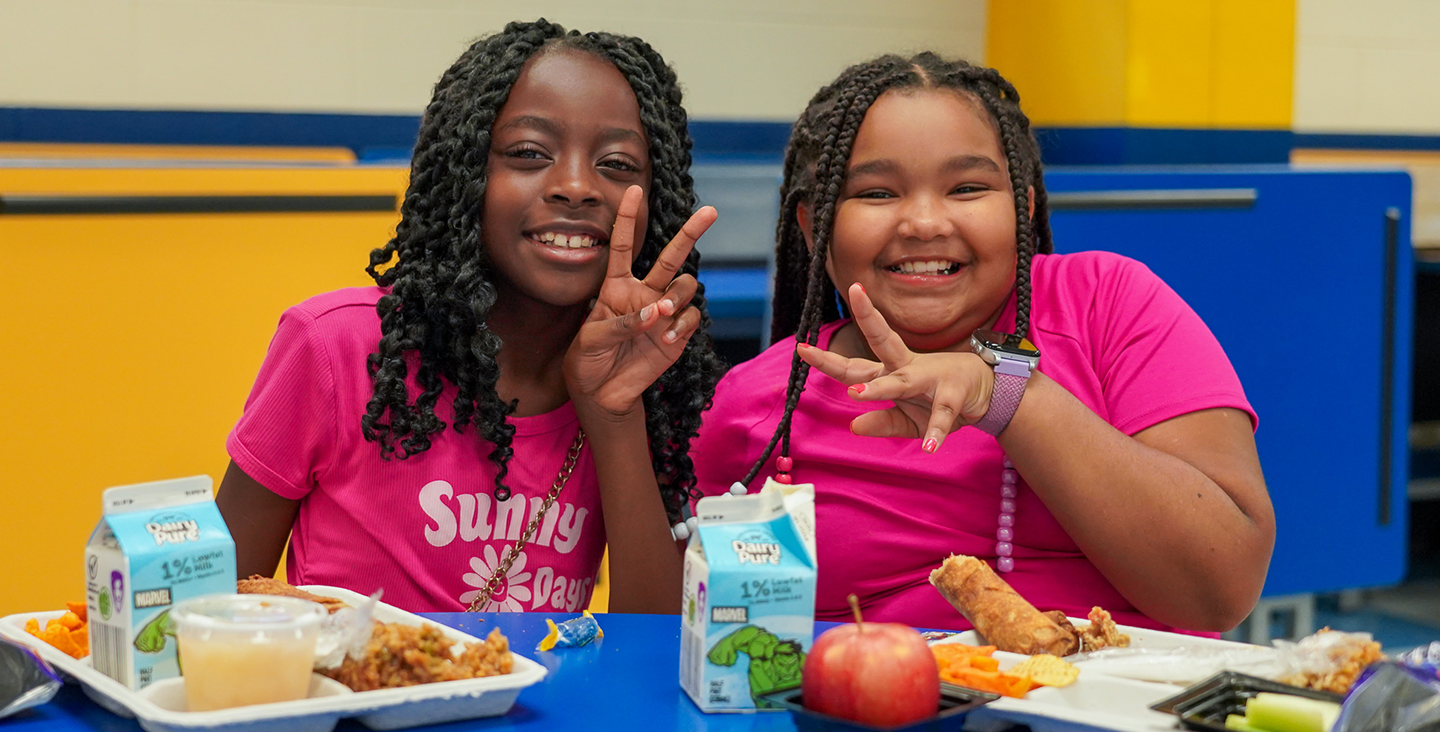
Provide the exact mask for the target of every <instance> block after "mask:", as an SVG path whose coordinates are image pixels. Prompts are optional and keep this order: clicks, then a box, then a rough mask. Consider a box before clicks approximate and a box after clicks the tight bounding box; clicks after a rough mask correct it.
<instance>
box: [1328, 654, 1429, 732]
mask: <svg viewBox="0 0 1440 732" xmlns="http://www.w3.org/2000/svg"><path fill="white" fill-rule="evenodd" d="M1437 728H1440V682H1437V681H1436V680H1435V679H1434V678H1433V677H1429V676H1427V674H1426V673H1425V672H1423V671H1421V670H1419V669H1415V668H1412V667H1409V666H1406V665H1404V664H1401V663H1395V662H1392V661H1385V662H1381V663H1376V664H1373V665H1371V666H1370V667H1368V668H1367V669H1365V671H1364V673H1362V674H1360V677H1359V679H1358V681H1357V683H1356V684H1355V687H1354V689H1353V690H1352V691H1351V692H1350V696H1348V697H1346V699H1345V704H1344V706H1343V707H1342V708H1341V710H1340V719H1339V721H1337V722H1336V723H1335V729H1334V732H1422V730H1423V731H1425V732H1429V731H1431V730H1435V729H1437Z"/></svg>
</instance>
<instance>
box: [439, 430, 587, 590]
mask: <svg viewBox="0 0 1440 732" xmlns="http://www.w3.org/2000/svg"><path fill="white" fill-rule="evenodd" d="M584 446H585V430H583V429H582V430H579V431H577V432H576V433H575V441H574V442H572V443H570V453H569V454H567V455H566V456H565V464H564V465H562V466H561V467H560V474H559V475H557V476H555V484H554V485H552V486H550V492H549V493H547V494H546V495H545V502H544V503H542V504H540V510H539V511H537V512H536V513H535V515H534V516H532V517H530V525H529V526H526V527H525V533H523V534H521V535H520V538H519V539H516V540H515V543H514V544H513V545H512V546H511V547H510V549H509V551H507V552H506V553H505V559H504V561H502V562H500V566H499V567H496V568H495V572H494V574H491V575H490V579H488V580H486V581H485V586H484V587H481V588H480V593H479V594H477V595H476V596H475V599H474V600H471V601H470V607H468V608H465V612H467V613H474V612H479V611H480V610H481V609H482V608H484V607H485V606H486V605H487V604H489V602H490V596H491V595H494V594H495V591H496V590H498V589H500V583H501V582H504V581H505V579H506V578H507V577H508V576H509V575H510V565H512V564H514V563H515V558H516V557H518V556H520V552H522V551H524V550H525V545H526V544H527V543H529V541H530V537H531V536H534V535H535V529H536V527H538V526H540V520H541V519H543V518H545V512H546V511H549V510H550V506H552V505H554V503H555V499H556V498H559V497H560V491H561V490H563V489H564V488H565V484H566V483H568V482H570V473H572V472H574V470H575V462H576V461H577V460H579V459H580V448H582V447H584Z"/></svg>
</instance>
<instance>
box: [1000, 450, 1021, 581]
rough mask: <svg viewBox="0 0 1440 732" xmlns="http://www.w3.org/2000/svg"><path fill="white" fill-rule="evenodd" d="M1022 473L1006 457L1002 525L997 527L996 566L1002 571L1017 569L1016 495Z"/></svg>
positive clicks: (1001, 499)
mask: <svg viewBox="0 0 1440 732" xmlns="http://www.w3.org/2000/svg"><path fill="white" fill-rule="evenodd" d="M1019 483H1020V473H1018V472H1016V470H1015V464H1014V463H1012V462H1010V458H1005V469H1004V470H1001V471H1000V520H999V523H1000V527H999V528H997V529H995V556H996V559H995V568H996V569H998V570H1000V571H1001V572H1010V571H1012V570H1014V569H1015V558H1014V557H1012V556H1011V555H1012V554H1014V552H1015V544H1014V541H1015V497H1016V496H1017V495H1018V494H1019Z"/></svg>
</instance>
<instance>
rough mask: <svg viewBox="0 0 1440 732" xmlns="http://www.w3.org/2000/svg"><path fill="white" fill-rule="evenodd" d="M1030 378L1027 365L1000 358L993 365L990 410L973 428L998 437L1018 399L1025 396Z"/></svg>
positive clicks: (1007, 424)
mask: <svg viewBox="0 0 1440 732" xmlns="http://www.w3.org/2000/svg"><path fill="white" fill-rule="evenodd" d="M1029 380H1030V369H1029V367H1027V366H1025V365H1023V364H1018V363H1016V362H1014V361H1007V360H1001V361H1000V363H998V364H996V365H995V390H994V391H993V392H991V393H990V410H989V411H987V412H985V416H984V417H981V418H980V421H979V422H976V423H975V428H976V429H978V430H980V431H981V432H984V433H985V434H987V435H990V436H991V437H999V436H1000V433H1001V432H1004V431H1005V428H1006V427H1008V426H1009V425H1010V419H1011V418H1012V417H1014V416H1015V410H1017V409H1019V408H1020V399H1021V398H1022V397H1024V396H1025V382H1027V381H1029Z"/></svg>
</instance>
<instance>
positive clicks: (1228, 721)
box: [1225, 714, 1266, 732]
mask: <svg viewBox="0 0 1440 732" xmlns="http://www.w3.org/2000/svg"><path fill="white" fill-rule="evenodd" d="M1225 729H1228V730H1233V732H1266V730H1263V729H1260V728H1259V727H1256V726H1254V725H1252V724H1250V720H1248V719H1246V718H1245V717H1243V716H1241V715H1239V714H1230V715H1227V716H1226V717H1225Z"/></svg>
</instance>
